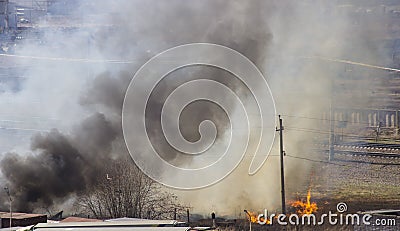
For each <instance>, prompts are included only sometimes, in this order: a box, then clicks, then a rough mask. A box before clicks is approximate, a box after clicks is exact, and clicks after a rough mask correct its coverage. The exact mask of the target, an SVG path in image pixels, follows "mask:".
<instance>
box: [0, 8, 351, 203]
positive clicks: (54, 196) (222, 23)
mask: <svg viewBox="0 0 400 231" xmlns="http://www.w3.org/2000/svg"><path fill="white" fill-rule="evenodd" d="M82 2H87V1H83V0H82ZM296 2H298V1H289V2H286V1H285V2H283V1H281V2H276V1H263V0H254V1H242V0H234V1H231V0H204V1H203V0H202V1H186V0H169V1H159V0H146V1H144V0H134V1H130V0H116V1H96V4H95V5H94V4H89V5H85V4H82V6H81V7H79V8H78V9H77V11H78V12H75V13H76V14H75V15H84V16H83V17H84V18H85V17H86V16H87V17H89V16H88V15H89V14H88V15H86V13H89V12H91V13H93V14H90V17H94V18H95V24H97V25H101V24H104V25H106V26H99V27H98V28H96V29H94V28H90V29H87V31H86V29H85V28H80V29H77V30H83V31H80V32H81V33H75V34H77V35H78V36H69V37H68V38H70V39H71V40H69V39H68V40H67V41H68V42H69V43H74V44H75V43H76V44H77V45H76V47H74V48H73V49H70V50H68V51H67V52H66V54H67V55H68V57H74V55H76V54H81V55H83V57H86V56H85V55H95V58H96V59H119V60H121V59H126V60H133V61H134V62H135V63H134V64H132V65H125V66H115V65H114V66H110V65H103V66H101V67H100V68H98V69H100V70H101V71H98V70H97V66H94V67H93V68H92V70H91V72H92V73H93V74H94V75H95V76H96V77H95V78H94V79H91V77H89V78H88V81H89V84H88V86H86V90H85V91H84V92H81V93H82V94H81V97H80V98H79V102H75V103H80V105H81V106H82V107H83V108H84V109H85V110H86V111H88V112H90V113H92V114H93V113H94V114H93V115H92V116H89V117H87V118H86V119H84V120H83V121H82V122H80V123H79V120H77V121H76V122H74V124H77V125H75V126H74V127H73V129H72V131H71V132H65V131H61V130H60V131H58V130H52V131H51V132H49V133H42V134H39V135H36V136H34V137H33V138H32V145H31V146H32V152H31V153H30V154H28V155H22V154H16V153H8V154H7V155H6V156H5V157H4V158H3V159H2V161H1V162H0V168H1V171H2V173H3V175H4V177H5V178H6V180H7V181H8V183H9V185H10V188H11V189H12V191H13V196H14V197H15V200H14V201H16V208H17V209H18V210H19V211H32V210H34V209H35V207H36V206H42V207H43V206H51V205H53V204H54V203H57V202H58V201H59V200H62V199H65V198H67V197H69V196H73V195H75V194H79V193H82V192H84V191H85V190H86V189H87V188H88V187H90V185H91V184H93V183H95V182H96V179H97V178H99V177H104V172H103V171H102V169H103V167H104V166H105V164H106V163H108V161H110V160H112V159H114V158H118V156H124V155H127V151H126V147H125V146H124V144H123V140H122V132H121V107H122V102H123V98H124V94H125V91H126V88H127V86H128V83H129V81H130V79H131V78H132V76H133V74H134V72H135V71H136V70H137V69H138V67H139V66H140V65H142V64H143V63H144V62H145V61H147V59H148V58H150V57H152V56H153V55H155V54H157V53H158V52H161V51H163V50H165V49H167V48H171V47H173V46H176V45H181V44H185V43H193V42H210V43H217V44H221V45H224V46H227V47H230V48H233V49H235V50H237V51H238V52H241V53H242V54H244V55H245V56H246V57H248V58H249V59H250V60H252V61H253V62H254V63H255V64H256V65H257V66H258V67H259V68H260V69H261V70H262V71H263V72H264V73H268V71H270V70H265V68H266V65H265V62H266V61H267V59H268V58H270V56H271V53H273V54H274V55H280V58H281V59H279V60H277V61H276V60H275V61H272V62H270V63H269V65H270V66H271V67H272V68H271V70H272V73H273V74H275V76H277V78H275V80H274V82H275V86H279V87H280V89H281V90H282V93H280V94H281V95H282V96H284V97H281V101H285V102H284V103H285V107H286V105H288V106H287V108H289V109H288V110H287V112H288V113H289V114H290V113H291V112H293V113H294V112H296V113H299V112H301V113H303V112H309V111H310V106H309V105H310V104H312V106H311V107H312V108H313V109H315V110H319V109H320V108H319V106H318V104H320V102H319V101H318V100H319V98H320V96H321V95H323V94H325V92H326V88H325V86H326V83H325V79H324V80H323V81H320V79H321V78H322V77H321V76H325V74H326V70H318V71H315V69H314V68H311V67H308V66H305V67H299V66H303V65H304V64H303V63H299V61H298V60H296V61H293V60H292V59H290V58H287V57H286V55H288V56H291V55H293V54H295V55H308V54H319V52H322V51H323V52H326V53H323V52H322V54H331V53H333V52H335V53H334V54H335V55H336V54H340V49H338V48H336V47H334V48H332V47H330V46H331V44H330V43H329V42H330V40H329V38H334V37H335V36H339V35H338V31H341V30H338V29H337V27H335V26H336V25H342V24H341V22H342V21H345V20H344V19H343V18H337V17H335V15H331V16H329V12H330V8H329V7H330V6H329V4H327V3H328V2H329V1H323V2H321V3H315V1H304V2H302V3H296ZM307 4H308V5H307ZM326 5H328V6H326ZM329 22H330V23H329ZM110 25H112V26H110ZM271 26H272V27H271ZM85 32H87V33H85ZM48 33H49V34H48V36H47V37H49V38H52V39H53V40H54V41H65V37H63V35H62V34H61V36H60V35H59V34H52V32H48ZM88 34H89V35H90V38H88V37H85V36H88ZM52 35H53V36H52ZM339 37H340V36H339ZM47 42H48V44H49V46H50V45H51V44H52V43H56V42H52V41H47ZM88 43H89V44H90V46H89V48H87V49H83V48H82V47H83V46H84V45H87V44H88ZM31 46H32V45H31ZM272 46H274V48H273V49H272V48H271V47H272ZM325 48H327V49H325ZM35 51H40V49H32V52H35ZM57 52H59V53H57V54H58V55H59V56H61V57H62V56H64V55H65V53H63V51H57ZM290 52H293V53H290ZM49 53H50V54H51V55H55V56H56V54H53V53H51V52H49ZM282 56H283V57H282ZM269 61H270V60H269ZM271 63H272V64H271ZM75 66H77V68H78V67H79V68H80V70H81V69H82V70H86V67H87V66H89V65H88V64H87V63H83V64H82V65H80V64H75ZM75 66H73V67H75ZM293 67H295V68H293ZM66 69H68V67H67V68H65V69H64V70H63V69H61V68H60V70H58V69H56V70H53V71H52V75H54V76H59V75H62V74H64V73H63V72H65V70H66ZM309 69H312V71H310V70H309ZM321 69H324V68H321ZM43 70H44V71H43V73H40V74H41V75H46V74H47V72H48V71H49V70H48V68H47V66H46V68H43ZM104 70H107V71H106V72H104ZM121 70H122V71H121ZM286 70H287V71H286ZM332 72H333V71H332ZM66 73H69V72H66ZM27 74H29V73H27ZM71 75H72V74H71ZM82 76H83V75H82ZM316 76H320V77H319V78H317V77H316ZM69 77H70V76H66V78H65V79H70V78H69ZM199 77H201V78H209V79H215V80H218V81H219V82H221V83H224V84H226V85H227V86H229V87H230V88H231V89H232V90H234V91H235V92H237V93H238V94H239V95H242V96H246V95H247V93H248V92H247V89H246V88H245V87H244V86H243V84H241V83H240V81H238V80H237V79H235V78H233V77H232V76H231V75H230V74H228V73H225V72H223V71H221V70H215V69H209V68H199V67H193V68H188V69H186V70H185V71H182V70H181V71H177V72H176V73H172V74H171V76H167V78H166V79H165V81H164V82H161V83H160V84H159V85H158V86H157V88H156V91H155V92H156V93H154V94H153V95H152V96H151V99H150V101H149V107H148V111H147V114H148V117H146V123H148V124H149V125H150V126H149V127H148V129H149V130H148V131H149V132H150V134H152V136H151V139H152V141H153V143H155V144H158V145H157V147H156V148H158V149H160V150H162V153H164V154H165V155H164V156H163V157H164V158H165V159H169V160H171V159H174V158H176V156H177V154H178V152H177V151H176V150H173V149H172V148H171V147H169V145H167V144H166V141H165V139H163V137H161V136H160V134H161V133H160V124H159V115H160V110H161V105H162V102H163V100H164V99H165V97H166V96H167V95H168V94H169V93H170V92H171V91H173V90H174V89H175V88H176V86H178V85H179V84H180V83H182V82H185V81H188V80H191V79H195V78H199ZM64 81H66V82H68V80H64ZM278 82H279V83H278ZM309 83H311V85H310V86H308V84H309ZM42 84H43V83H39V84H37V85H42ZM288 86H289V87H288ZM290 87H291V88H290ZM284 88H285V89H290V90H286V92H285V91H284V90H285V89H284ZM292 89H293V92H295V93H294V94H292V95H290V93H292V92H291V91H292ZM306 89H312V92H306ZM315 89H320V91H321V92H323V93H320V94H319V93H316V94H315V92H316V91H317V90H315ZM200 90H202V91H204V90H205V89H200ZM310 91H311V90H310ZM298 92H300V93H301V94H302V95H304V94H303V93H305V94H306V93H308V97H305V98H306V99H307V100H308V101H309V102H310V103H308V104H307V105H308V106H307V105H306V104H305V103H304V102H301V101H304V98H303V97H298V95H300V94H297V95H296V93H298ZM317 101H318V102H317ZM57 103H58V104H60V102H57ZM61 103H62V102H61ZM281 105H283V104H281ZM282 108H283V107H282ZM282 108H281V109H282ZM282 111H284V108H283V109H282ZM298 111H299V112H298ZM77 114H78V113H77ZM204 119H210V120H212V121H214V122H215V123H216V124H217V128H218V131H220V130H222V132H223V130H224V129H225V127H226V123H227V119H226V115H225V114H224V113H223V112H222V111H221V109H220V108H218V107H217V106H215V105H212V104H209V103H202V102H199V103H197V104H196V105H195V104H193V105H190V107H188V108H187V110H185V111H184V112H183V114H182V120H181V121H180V122H181V125H182V126H181V127H183V128H184V129H183V130H182V133H183V135H184V136H185V137H186V138H187V139H188V140H191V141H195V140H197V139H198V138H199V134H198V129H197V126H198V124H199V123H200V121H203V120H204ZM285 123H286V121H285ZM183 125H184V126H183ZM298 137H299V136H296V138H295V139H292V140H295V141H294V142H287V144H289V143H292V144H295V145H292V150H293V149H295V150H298V149H300V148H299V146H300V145H297V144H300V143H302V142H303V140H306V139H307V136H306V135H305V136H304V137H302V138H301V139H300V138H298ZM288 146H289V145H288ZM305 146H306V145H304V144H302V146H301V147H305ZM288 150H289V151H290V149H289V148H288ZM246 171H247V169H246ZM240 174H242V175H243V176H244V175H245V174H247V172H240ZM268 174H269V173H268ZM266 175H267V174H266ZM293 175H301V174H298V173H297V172H296V173H293ZM246 176H247V175H246ZM237 177H238V179H239V180H237V181H240V182H245V180H243V178H241V177H240V176H237ZM271 179H273V177H271ZM247 180H248V179H246V181H247ZM296 180H297V179H296ZM271 181H272V180H271ZM230 182H232V181H230ZM236 183H237V182H236ZM265 185H268V183H267V182H265ZM231 186H232V185H225V186H221V188H218V187H217V188H213V190H214V191H212V192H216V193H213V195H216V196H215V200H216V201H217V202H218V201H219V203H220V204H221V206H222V204H234V203H235V205H236V203H242V202H243V201H244V200H245V199H246V198H248V197H250V196H247V193H248V194H249V195H251V193H249V192H247V191H246V192H243V190H245V189H244V188H245V187H243V186H241V187H240V190H237V193H236V194H235V193H233V192H232V187H231ZM256 186H257V188H258V190H259V191H262V190H264V189H265V188H264V187H263V186H260V185H259V184H256ZM222 187H226V188H222ZM265 187H266V186H265ZM248 188H249V189H246V190H251V189H250V188H251V187H248ZM270 188H271V187H269V186H268V189H265V191H266V192H267V193H269V192H271V191H273V190H272V189H270ZM228 191H229V192H230V193H229V194H230V195H233V196H229V197H226V196H225V195H224V193H226V192H228ZM263 193H264V192H263ZM203 195H204V194H203ZM217 195H219V196H217ZM234 195H239V196H238V197H237V198H233V197H234ZM242 195H246V196H245V198H241V196H242ZM222 197H224V198H222ZM225 197H226V198H225ZM194 198H195V197H193V198H190V201H194ZM238 198H240V200H239V202H237V201H238V200H237V199H238ZM272 199H274V198H272ZM221 201H224V202H225V203H221ZM232 201H233V202H234V203H232ZM194 202H195V201H194ZM201 203H204V201H202V202H201ZM209 203H211V202H209ZM243 203H244V202H243ZM270 203H272V202H270ZM207 205H209V204H207ZM223 206H225V205H223ZM0 207H1V204H0ZM3 207H5V205H3ZM226 208H228V207H226Z"/></svg>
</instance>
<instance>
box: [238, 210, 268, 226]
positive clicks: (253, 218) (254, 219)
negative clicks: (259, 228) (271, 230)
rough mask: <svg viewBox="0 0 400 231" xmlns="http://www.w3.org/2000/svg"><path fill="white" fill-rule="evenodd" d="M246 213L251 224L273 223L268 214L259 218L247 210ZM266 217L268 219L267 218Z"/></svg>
mask: <svg viewBox="0 0 400 231" xmlns="http://www.w3.org/2000/svg"><path fill="white" fill-rule="evenodd" d="M244 212H245V213H246V214H247V219H248V220H249V221H250V222H251V223H258V222H262V223H264V222H265V224H271V221H270V220H269V218H268V214H264V216H260V217H258V216H259V215H258V214H256V213H254V212H250V211H248V210H246V209H245V210H244ZM265 216H266V217H267V218H265Z"/></svg>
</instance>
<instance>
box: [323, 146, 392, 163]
mask: <svg viewBox="0 0 400 231" xmlns="http://www.w3.org/2000/svg"><path fill="white" fill-rule="evenodd" d="M317 148H318V149H319V150H324V151H329V145H328V144H318V145H317ZM334 149H335V154H339V155H340V154H342V155H352V156H369V157H378V158H388V159H389V158H396V159H397V158H400V144H379V143H365V142H353V143H344V144H338V145H334Z"/></svg>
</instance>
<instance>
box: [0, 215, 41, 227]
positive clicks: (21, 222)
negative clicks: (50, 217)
mask: <svg viewBox="0 0 400 231" xmlns="http://www.w3.org/2000/svg"><path fill="white" fill-rule="evenodd" d="M45 222H47V215H45V214H29V213H12V218H11V224H12V227H16V226H19V227H23V226H30V225H36V224H38V223H45ZM7 227H10V213H9V212H0V228H7Z"/></svg>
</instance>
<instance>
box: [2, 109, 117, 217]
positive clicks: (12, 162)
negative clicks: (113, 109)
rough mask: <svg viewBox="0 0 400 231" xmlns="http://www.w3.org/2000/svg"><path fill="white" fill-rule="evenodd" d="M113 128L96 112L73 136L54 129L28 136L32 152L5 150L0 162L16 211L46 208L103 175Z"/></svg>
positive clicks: (108, 159)
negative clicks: (23, 153)
mask: <svg viewBox="0 0 400 231" xmlns="http://www.w3.org/2000/svg"><path fill="white" fill-rule="evenodd" d="M116 134H117V133H116V131H115V128H114V127H113V126H112V125H111V123H110V122H109V121H107V120H106V118H105V116H104V115H103V114H100V113H96V114H94V115H92V116H90V117H88V118H86V119H85V120H83V121H82V123H81V125H80V127H79V129H77V130H76V133H75V134H73V135H65V134H62V133H61V132H60V131H58V130H57V129H53V130H51V131H50V132H48V133H42V134H37V135H35V136H33V137H32V143H31V149H32V152H33V153H32V154H29V155H25V156H23V155H20V154H17V153H7V154H6V155H5V156H4V158H3V159H2V160H1V162H0V166H1V171H2V173H3V175H4V176H5V177H6V178H7V180H8V182H9V184H10V185H9V188H10V189H11V190H12V196H13V197H14V208H15V209H16V210H17V211H33V210H34V209H35V208H38V207H39V208H47V207H49V206H51V205H53V203H54V202H55V201H57V200H58V199H60V198H65V197H67V196H70V195H71V193H81V192H83V191H84V190H86V189H87V188H88V187H89V186H90V185H92V184H93V183H95V182H96V180H97V179H98V177H101V176H104V174H103V173H104V172H103V166H104V164H105V163H107V162H108V161H110V160H111V159H112V156H110V155H109V151H110V150H111V142H112V141H113V140H114V139H115V138H116Z"/></svg>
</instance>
